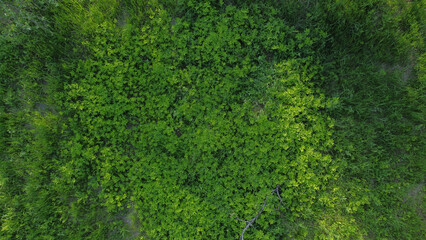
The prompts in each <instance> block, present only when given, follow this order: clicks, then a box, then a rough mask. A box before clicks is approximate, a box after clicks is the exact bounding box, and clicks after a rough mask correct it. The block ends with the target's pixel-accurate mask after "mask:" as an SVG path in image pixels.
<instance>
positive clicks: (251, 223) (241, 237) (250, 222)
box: [235, 185, 284, 240]
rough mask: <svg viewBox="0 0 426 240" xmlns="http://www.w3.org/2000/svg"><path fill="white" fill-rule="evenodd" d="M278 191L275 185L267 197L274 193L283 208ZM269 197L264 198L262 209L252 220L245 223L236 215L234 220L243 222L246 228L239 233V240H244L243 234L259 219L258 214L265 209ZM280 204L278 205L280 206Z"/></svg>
mask: <svg viewBox="0 0 426 240" xmlns="http://www.w3.org/2000/svg"><path fill="white" fill-rule="evenodd" d="M279 189H280V185H277V186H276V187H275V189H274V190H273V191H272V192H271V193H270V194H269V195H274V194H275V193H276V194H277V196H278V198H279V199H280V203H281V204H282V205H283V206H284V202H283V200H282V199H281V195H280V191H279ZM269 195H267V196H266V197H265V201H264V202H263V206H262V208H261V209H260V211H259V212H258V213H257V214H256V216H255V217H254V218H253V219H251V220H250V221H246V220H242V219H240V218H239V217H238V216H237V215H236V216H235V218H236V219H237V220H238V221H241V222H245V223H246V224H247V225H246V227H245V228H244V229H243V232H242V233H241V235H240V240H244V233H245V232H246V231H247V230H248V229H249V227H251V226H253V223H254V222H255V221H256V220H257V219H258V218H259V216H260V214H262V212H263V210H264V209H265V206H266V204H267V201H268V197H269ZM281 204H280V205H281ZM280 205H278V210H279V208H280V207H279V206H280Z"/></svg>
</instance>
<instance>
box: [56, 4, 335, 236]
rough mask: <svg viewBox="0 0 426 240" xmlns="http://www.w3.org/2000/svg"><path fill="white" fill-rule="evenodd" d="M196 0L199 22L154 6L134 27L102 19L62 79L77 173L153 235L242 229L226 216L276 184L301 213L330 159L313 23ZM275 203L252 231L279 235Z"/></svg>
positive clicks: (253, 203)
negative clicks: (316, 82) (308, 26)
mask: <svg viewBox="0 0 426 240" xmlns="http://www.w3.org/2000/svg"><path fill="white" fill-rule="evenodd" d="M188 5H189V6H190V8H189V9H190V10H191V11H192V12H193V13H196V14H197V15H198V16H192V18H193V19H197V20H192V19H186V18H185V17H183V18H177V19H175V20H174V21H175V22H174V23H172V22H173V20H172V18H171V17H170V16H167V15H161V14H162V13H161V12H159V14H160V16H159V17H158V18H154V19H153V20H152V21H149V23H148V24H146V25H145V26H143V27H142V28H141V29H132V30H131V31H132V32H131V35H130V36H129V35H120V34H119V33H117V32H116V29H115V27H114V26H113V25H108V24H104V25H102V26H101V28H99V29H98V32H97V36H96V38H95V41H94V42H93V43H91V44H90V46H89V47H90V50H91V51H92V52H93V57H92V58H89V59H87V60H85V61H82V62H80V63H79V66H78V68H77V69H76V71H75V73H74V74H73V76H72V78H73V79H74V80H73V83H71V84H69V85H68V86H67V88H66V89H67V91H68V94H67V96H66V97H65V100H64V104H65V105H64V106H65V108H66V109H69V111H70V114H71V115H70V119H69V126H70V129H71V130H72V131H73V133H74V134H73V137H72V138H71V139H70V140H67V143H66V144H67V146H68V147H67V148H68V149H69V150H67V151H66V152H65V155H64V156H69V159H70V162H69V164H68V165H67V166H66V168H67V169H70V170H69V171H68V172H69V173H70V175H69V176H68V177H69V178H70V182H72V183H73V184H79V186H81V188H82V189H86V187H89V188H94V189H98V188H99V189H101V190H100V191H101V193H100V195H101V196H102V198H103V199H104V204H105V206H106V207H108V209H109V211H112V212H114V211H119V210H123V209H126V208H128V207H130V206H134V207H135V208H136V209H137V211H138V214H139V217H140V221H141V229H143V230H144V231H145V232H146V234H147V235H148V236H155V237H159V238H163V237H166V236H168V237H171V238H185V237H195V236H199V237H202V236H203V237H208V238H235V237H237V236H238V234H239V229H241V228H242V226H243V225H242V223H241V222H238V221H237V220H236V219H232V218H231V216H230V215H231V214H232V213H235V214H238V216H240V217H243V218H247V219H248V218H250V217H251V216H252V215H254V214H255V213H256V211H257V209H258V208H259V206H260V205H259V204H260V203H261V202H262V200H263V198H264V196H265V195H266V194H267V193H268V192H269V191H270V189H273V188H274V187H275V186H276V185H277V184H281V185H282V186H283V192H282V196H283V200H284V202H285V204H286V209H287V210H288V211H289V213H288V214H287V215H288V216H287V217H288V218H289V219H293V217H295V216H299V214H301V213H303V212H304V211H305V210H306V209H309V208H310V207H311V206H312V204H313V203H314V202H315V201H316V192H317V191H319V190H321V189H324V187H325V183H326V182H327V181H328V180H329V179H333V178H334V175H333V172H334V171H335V169H336V167H333V166H334V165H333V164H332V158H331V157H330V156H329V155H328V154H326V152H327V151H328V150H329V149H330V148H331V147H332V145H333V140H332V139H331V134H332V133H331V131H330V128H331V127H332V126H333V121H332V120H331V119H330V118H328V117H327V116H326V115H325V114H324V110H325V108H326V104H327V102H326V100H325V99H324V96H323V95H321V94H320V93H319V92H318V91H317V90H316V89H315V88H314V87H313V86H312V83H311V81H312V79H314V78H315V77H317V74H318V70H317V69H318V68H319V66H317V65H315V61H314V59H313V58H312V56H310V54H311V53H313V49H312V48H313V45H314V41H315V40H316V38H317V36H318V34H316V33H315V32H314V33H311V32H310V31H309V30H305V31H304V32H299V31H297V30H295V29H294V28H292V27H289V26H287V25H285V24H284V23H283V22H281V21H278V19H277V18H275V17H274V12H273V11H272V9H268V8H266V7H264V6H258V5H253V6H251V7H250V8H245V9H244V8H243V9H237V8H235V7H231V6H228V7H227V8H226V9H225V10H224V11H223V12H221V11H218V10H217V9H214V8H212V7H211V6H209V5H208V4H202V5H194V6H191V4H188ZM268 12H270V13H269V14H267V13H268ZM249 16H252V17H249ZM253 16H255V17H253ZM190 20H191V21H190ZM300 54H302V55H301V56H298V55H300ZM88 182H89V183H90V186H87V183H88ZM77 201H78V200H77ZM267 212H268V213H269V216H268V214H265V215H264V216H262V217H261V219H259V221H258V224H259V225H260V228H258V229H257V230H256V231H253V234H255V235H253V236H256V237H262V238H268V237H269V238H271V237H274V236H273V235H272V234H271V233H268V231H267V229H268V228H269V226H270V225H274V224H277V218H276V217H277V215H276V213H273V214H272V215H271V212H272V208H269V209H268V211H267Z"/></svg>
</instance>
